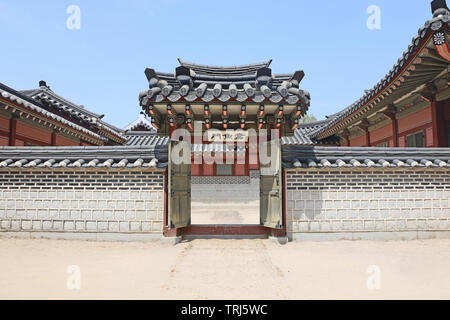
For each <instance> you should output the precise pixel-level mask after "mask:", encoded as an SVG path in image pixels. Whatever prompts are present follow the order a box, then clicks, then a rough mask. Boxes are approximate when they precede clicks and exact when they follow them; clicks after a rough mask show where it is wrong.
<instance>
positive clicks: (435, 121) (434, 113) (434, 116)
mask: <svg viewBox="0 0 450 320" xmlns="http://www.w3.org/2000/svg"><path fill="white" fill-rule="evenodd" d="M430 103H431V106H430V107H431V119H432V121H433V147H439V124H438V123H439V119H438V111H437V103H436V96H435V95H434V94H433V95H432V96H431V101H430Z"/></svg>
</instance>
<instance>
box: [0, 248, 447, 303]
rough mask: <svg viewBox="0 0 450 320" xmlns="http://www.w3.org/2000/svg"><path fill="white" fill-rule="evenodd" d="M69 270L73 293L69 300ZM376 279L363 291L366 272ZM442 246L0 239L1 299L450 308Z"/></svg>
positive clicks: (445, 263) (445, 250)
mask: <svg viewBox="0 0 450 320" xmlns="http://www.w3.org/2000/svg"><path fill="white" fill-rule="evenodd" d="M69 265H78V266H79V267H80V270H81V289H80V290H68V289H67V287H66V282H67V278H68V277H69V275H68V274H67V273H66V270H67V267H68V266H69ZM370 265H376V266H377V267H378V268H379V270H380V285H381V287H380V289H379V290H369V289H368V288H367V285H366V282H367V279H368V277H369V276H370V275H369V274H368V273H367V272H366V271H367V268H368V266H370ZM449 270H450V240H428V241H409V242H406V241H400V242H370V241H360V242H345V241H344V242H321V243H306V242H296V243H289V244H288V245H286V246H280V245H277V244H275V243H272V242H270V241H268V240H194V241H190V242H184V243H181V244H179V245H177V246H175V247H172V246H168V245H162V244H160V243H106V242H85V241H58V240H19V239H0V299H16V298H25V299H28V298H38V299H52V298H61V299H91V298H96V299H110V298H111V299H114V298H117V299H315V298H326V299H327V298H338V299H339V298H340V299H352V298H353V299H363V298H375V299H385V298H387V299H402V298H413V299H415V298H424V299H435V298H436V299H450V275H449V274H448V273H449V272H448V271H449Z"/></svg>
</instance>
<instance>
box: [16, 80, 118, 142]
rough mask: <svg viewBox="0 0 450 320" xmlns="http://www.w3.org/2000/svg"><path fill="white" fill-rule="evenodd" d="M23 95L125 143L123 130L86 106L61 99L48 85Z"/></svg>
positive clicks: (25, 92)
mask: <svg viewBox="0 0 450 320" xmlns="http://www.w3.org/2000/svg"><path fill="white" fill-rule="evenodd" d="M22 93H23V94H25V95H27V96H29V97H30V98H32V99H34V100H37V101H39V102H41V103H44V104H49V105H51V106H53V107H56V108H57V109H58V110H61V111H62V112H65V113H67V114H68V115H70V116H71V117H74V118H77V119H80V120H81V121H83V122H86V123H87V124H89V125H92V126H94V127H97V128H98V129H101V130H106V131H108V132H110V133H112V134H113V135H115V136H117V137H118V138H119V141H117V142H123V140H124V136H123V130H121V129H119V128H117V127H115V126H113V125H111V124H109V123H106V122H104V121H102V120H101V118H102V116H101V115H98V114H96V113H93V112H91V111H89V110H87V109H85V108H84V106H81V105H77V104H75V103H73V102H71V101H69V100H67V99H65V98H63V97H61V96H60V95H58V94H56V93H55V92H53V91H52V90H51V89H50V88H49V87H47V86H46V85H43V86H41V87H40V88H39V89H34V90H24V91H22Z"/></svg>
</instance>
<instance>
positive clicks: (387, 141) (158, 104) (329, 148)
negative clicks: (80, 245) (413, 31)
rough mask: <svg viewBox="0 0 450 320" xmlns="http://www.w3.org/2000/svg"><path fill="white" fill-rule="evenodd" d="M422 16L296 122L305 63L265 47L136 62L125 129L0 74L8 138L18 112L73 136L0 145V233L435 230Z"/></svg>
mask: <svg viewBox="0 0 450 320" xmlns="http://www.w3.org/2000/svg"><path fill="white" fill-rule="evenodd" d="M432 13H433V17H432V18H431V19H430V20H429V21H427V22H426V23H425V25H424V26H423V27H422V28H420V29H419V32H418V34H417V35H416V36H415V37H414V38H413V40H412V43H411V45H410V46H409V47H408V48H407V49H406V51H405V52H404V53H403V55H402V56H401V58H400V59H399V60H398V62H397V63H396V64H395V66H394V67H393V68H392V69H391V70H390V71H389V72H388V73H387V75H386V76H385V77H384V78H383V79H381V80H380V82H379V83H377V84H376V85H375V86H374V87H373V88H372V89H370V90H367V91H366V92H365V94H364V95H363V96H362V97H361V98H360V99H358V101H356V102H355V103H353V104H352V105H351V106H349V107H347V108H345V109H344V110H342V111H340V112H337V113H336V114H334V115H331V116H329V117H328V118H327V119H325V120H322V121H318V122H314V123H302V122H301V119H302V117H303V116H304V115H305V114H306V112H307V111H308V109H309V107H310V101H311V98H312V97H311V95H310V94H309V93H308V92H307V91H305V90H303V88H301V86H300V84H301V80H302V79H303V77H304V76H305V73H304V72H303V71H301V70H298V71H294V72H292V73H290V74H277V73H274V72H272V69H271V68H270V65H271V60H269V61H265V62H261V63H254V64H249V65H242V66H228V67H224V66H207V65H201V64H194V63H188V62H185V61H182V60H179V66H178V67H176V69H175V70H174V72H171V73H167V72H158V71H155V70H154V69H150V68H148V69H146V70H145V75H146V78H147V83H148V87H147V85H146V87H147V88H146V89H145V91H143V92H141V93H140V94H139V104H140V106H141V107H142V110H143V112H144V113H145V114H146V115H147V116H148V117H150V118H147V117H146V116H145V115H144V114H141V115H140V117H139V118H138V119H137V120H136V121H134V122H132V123H131V124H130V125H129V126H127V127H126V128H125V130H119V129H117V128H114V127H112V126H110V125H107V124H105V123H103V122H102V121H101V116H98V115H95V114H93V113H91V112H88V111H86V110H85V109H84V108H81V107H80V106H76V105H74V104H71V103H69V102H68V101H66V100H64V99H62V98H61V97H58V96H57V95H56V94H54V93H53V92H52V91H51V90H50V89H49V88H48V87H47V86H46V85H45V83H41V86H40V89H39V90H37V91H34V90H33V91H25V92H17V91H14V90H12V89H11V88H7V87H5V86H2V87H0V89H1V90H0V94H1V97H0V99H1V100H0V101H1V106H2V108H3V109H1V110H4V111H1V113H0V115H1V117H3V118H0V119H3V120H2V121H3V122H2V123H3V125H2V126H3V127H2V128H3V129H2V130H3V131H2V132H4V134H3V136H5V137H7V139H6V140H7V141H8V143H9V144H12V145H23V144H22V143H21V142H20V143H17V141H18V140H17V139H19V140H20V141H25V140H26V139H25V138H26V137H24V136H25V135H24V134H23V131H20V130H19V131H17V130H11V128H14V127H19V126H18V123H22V122H24V123H27V122H29V121H31V122H32V124H35V125H36V126H37V125H39V130H42V131H43V132H47V131H49V128H50V129H51V130H58V131H57V132H54V133H51V132H52V131H51V132H50V133H51V137H53V136H55V135H56V137H54V138H51V141H58V138H57V135H59V134H60V133H59V132H62V133H64V134H67V135H70V136H73V137H76V138H77V139H79V140H76V141H77V143H78V146H75V147H70V146H66V147H51V146H49V145H50V144H53V142H52V143H48V142H46V141H47V140H45V139H44V140H45V143H43V144H42V145H41V146H36V147H23V146H22V147H18V146H9V147H0V235H3V234H7V235H14V234H18V233H20V235H22V236H24V235H28V236H29V237H37V238H38V237H45V236H46V235H48V234H49V233H50V236H55V234H56V235H57V236H58V237H63V238H70V239H74V238H81V239H92V240H96V239H97V240H150V239H160V238H161V236H163V239H165V240H167V239H171V241H173V242H176V241H179V240H180V239H181V238H182V237H185V238H189V237H199V236H207V237H211V236H224V237H230V236H251V237H267V236H271V237H274V238H278V239H279V240H283V241H285V240H286V239H287V238H289V239H295V240H341V239H346V240H357V239H424V238H435V237H450V202H449V198H450V148H448V145H449V141H450V139H449V137H448V136H447V135H448V127H449V120H450V117H449V112H450V111H449V108H450V107H449V105H448V104H449V102H448V99H449V98H450V89H449V87H448V84H449V61H450V53H449V48H448V38H449V35H448V33H449V23H450V12H449V10H448V8H447V6H446V3H445V1H442V0H441V1H438V0H434V1H433V2H432ZM71 114H72V116H70V115H71ZM150 119H151V120H150ZM32 124H30V126H31V127H33V125H32ZM150 125H151V126H152V127H154V128H155V130H151V129H150ZM20 126H22V124H21V125H20ZM5 127H6V128H7V130H4V128H5ZM41 127H42V128H41ZM156 130H157V131H156ZM155 131H156V132H155ZM39 132H40V131H39ZM279 137H281V139H278V138H279ZM24 139H25V140H24ZM6 140H5V141H6ZM35 140H36V139H35ZM40 140H42V141H44V140H43V139H40ZM11 141H12V142H14V143H11ZM30 141H31V142H32V140H30ZM86 142H89V143H91V144H92V145H95V146H85V145H84V143H86ZM280 142H281V143H280ZM4 144H6V142H4ZM55 144H56V143H55ZM114 144H120V145H114ZM267 159H269V161H267ZM180 160H181V161H180Z"/></svg>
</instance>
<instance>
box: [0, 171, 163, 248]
mask: <svg viewBox="0 0 450 320" xmlns="http://www.w3.org/2000/svg"><path fill="white" fill-rule="evenodd" d="M163 212H164V173H163V172H162V171H153V170H152V171H145V170H144V171H119V170H110V171H97V170H96V171H93V170H86V171H85V170H61V171H50V170H47V171H45V170H42V171H38V170H37V169H36V170H33V171H29V170H5V171H1V172H0V235H2V234H3V235H8V234H10V233H11V232H14V235H22V236H24V237H60V238H71V239H92V240H148V239H154V238H158V239H159V238H160V237H161V235H162V229H163Z"/></svg>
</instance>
